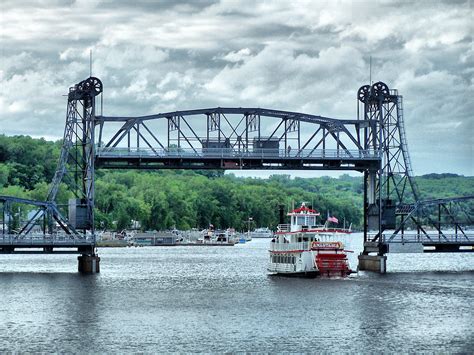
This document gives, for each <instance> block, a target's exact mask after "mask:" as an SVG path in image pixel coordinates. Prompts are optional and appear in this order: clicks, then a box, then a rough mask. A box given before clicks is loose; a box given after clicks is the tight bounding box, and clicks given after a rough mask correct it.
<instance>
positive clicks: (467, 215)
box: [0, 77, 474, 255]
mask: <svg viewBox="0 0 474 355" xmlns="http://www.w3.org/2000/svg"><path fill="white" fill-rule="evenodd" d="M102 91H103V86H102V82H101V81H100V80H99V79H98V78H95V77H89V78H87V79H86V80H83V81H81V82H80V83H78V84H76V85H74V86H73V87H71V88H70V89H69V92H68V100H67V113H66V125H65V130H64V138H63V146H62V149H61V154H60V159H59V163H58V168H57V171H56V173H55V175H54V178H53V181H52V184H51V187H50V191H49V194H48V198H47V201H46V202H39V201H30V200H23V199H18V198H15V197H7V196H0V206H3V208H2V211H3V213H2V217H3V218H2V234H1V235H0V252H4V253H13V252H26V251H27V250H26V249H29V248H36V249H35V250H36V252H38V251H39V252H48V253H51V252H75V253H80V254H83V255H94V247H95V235H96V233H95V227H94V197H95V190H94V186H95V169H101V168H106V169H245V170H250V169H286V170H353V171H358V172H361V173H362V174H363V176H364V207H363V208H364V236H365V249H364V254H369V253H376V254H377V255H383V254H384V253H387V252H389V251H390V249H391V248H390V245H395V244H397V243H399V244H400V243H401V244H403V245H404V244H406V243H422V244H423V245H426V246H432V247H433V246H434V250H435V251H472V250H473V248H472V246H473V245H474V243H473V241H474V237H473V236H472V235H469V234H468V233H466V230H465V227H464V226H465V225H468V224H470V225H472V219H471V216H472V204H471V203H470V202H471V201H472V199H473V197H474V196H467V197H462V198H457V199H443V200H434V201H421V200H420V194H419V191H418V187H417V185H416V182H415V180H414V178H413V172H412V165H411V160H410V156H409V153H408V144H407V140H406V134H405V128H404V127H405V124H404V114H403V97H402V96H401V95H399V94H398V91H397V90H390V89H389V88H388V87H387V85H386V84H384V83H383V82H377V83H375V84H373V85H364V86H362V87H361V88H360V89H359V90H358V92H357V100H358V101H357V102H358V112H357V117H356V118H354V119H335V118H329V117H323V116H317V115H311V114H305V113H299V112H288V111H281V110H272V109H264V108H242V107H238V108H237V107H234V108H232V107H226V108H223V107H217V108H209V109H197V110H188V111H175V112H167V113H159V114H155V115H148V116H134V117H128V116H116V117H110V116H104V115H102V112H101V114H100V115H99V114H98V112H97V103H98V101H97V99H98V98H100V99H101V98H102ZM60 186H64V187H65V188H67V189H69V190H70V191H72V192H73V193H74V195H75V199H72V200H70V201H69V205H68V208H67V210H65V209H64V208H60V206H57V204H56V202H55V201H56V197H57V194H58V191H59V188H60ZM18 206H23V208H26V209H27V210H30V211H33V212H31V214H30V215H29V217H25V216H22V215H21V213H19V212H18V213H16V212H15V211H16V210H17V209H18ZM25 206H26V207H25ZM433 211H437V216H438V217H436V219H435V220H434V219H433ZM66 214H67V218H66V217H65V215H66ZM409 224H410V226H412V227H413V226H414V229H415V230H416V231H415V232H414V233H413V231H412V232H410V233H408V232H407V231H406V228H407V226H408V225H409ZM427 226H429V227H431V228H430V229H432V230H435V231H436V233H435V234H436V235H435V236H434V235H432V234H430V233H432V232H431V231H427V229H428V228H427ZM446 228H448V229H449V228H451V229H452V228H454V230H452V231H450V232H449V233H448V232H445V231H444V230H446ZM466 247H467V248H466ZM38 249H39V250H38Z"/></svg>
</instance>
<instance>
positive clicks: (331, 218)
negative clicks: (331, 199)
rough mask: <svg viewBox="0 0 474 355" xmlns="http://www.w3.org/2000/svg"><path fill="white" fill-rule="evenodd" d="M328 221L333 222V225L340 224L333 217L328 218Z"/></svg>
mask: <svg viewBox="0 0 474 355" xmlns="http://www.w3.org/2000/svg"><path fill="white" fill-rule="evenodd" d="M328 221H329V222H333V223H339V220H338V219H337V218H336V217H334V216H333V217H328Z"/></svg>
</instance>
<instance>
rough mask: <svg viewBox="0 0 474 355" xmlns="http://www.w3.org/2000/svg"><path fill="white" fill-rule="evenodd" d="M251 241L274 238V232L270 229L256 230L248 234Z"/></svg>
mask: <svg viewBox="0 0 474 355" xmlns="http://www.w3.org/2000/svg"><path fill="white" fill-rule="evenodd" d="M248 235H249V238H250V240H252V238H273V232H272V231H271V230H270V229H269V228H268V227H264V228H256V229H255V230H253V231H252V232H249V233H248Z"/></svg>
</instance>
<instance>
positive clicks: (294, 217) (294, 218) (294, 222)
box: [293, 216, 296, 224]
mask: <svg viewBox="0 0 474 355" xmlns="http://www.w3.org/2000/svg"><path fill="white" fill-rule="evenodd" d="M293 224H296V216H293Z"/></svg>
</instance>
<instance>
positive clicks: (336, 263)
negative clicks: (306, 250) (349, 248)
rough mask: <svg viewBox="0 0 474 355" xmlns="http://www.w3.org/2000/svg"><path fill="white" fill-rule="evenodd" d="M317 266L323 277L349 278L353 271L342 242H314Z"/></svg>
mask: <svg viewBox="0 0 474 355" xmlns="http://www.w3.org/2000/svg"><path fill="white" fill-rule="evenodd" d="M311 249H312V250H315V251H316V252H317V253H316V257H315V264H316V266H317V267H318V270H319V273H320V275H321V276H347V275H349V274H350V273H351V272H352V271H351V269H350V268H349V262H348V261H347V255H346V250H344V249H343V245H342V243H340V242H313V244H312V246H311Z"/></svg>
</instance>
